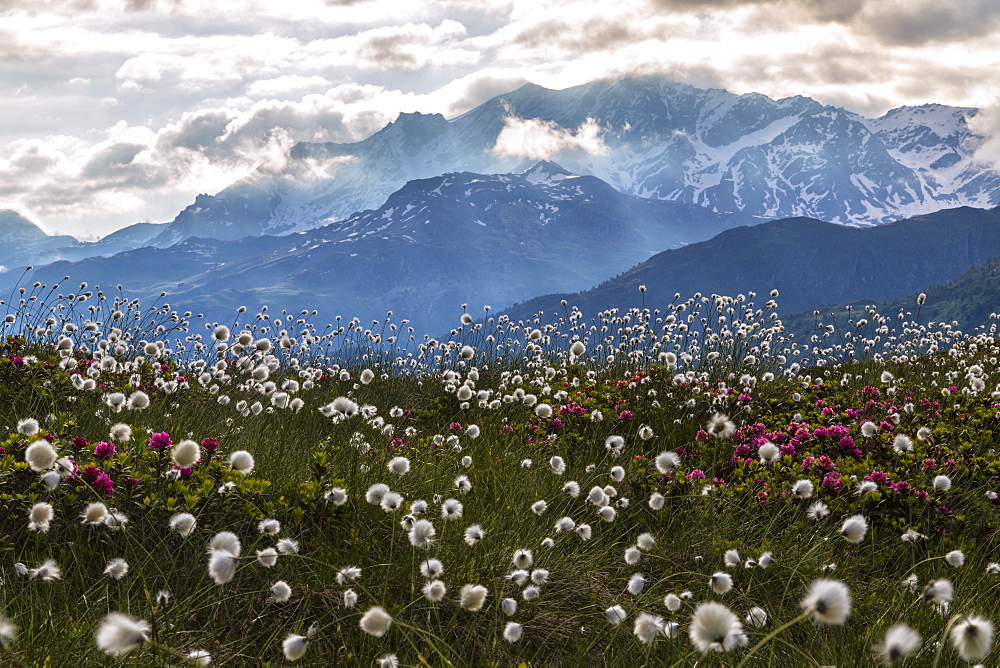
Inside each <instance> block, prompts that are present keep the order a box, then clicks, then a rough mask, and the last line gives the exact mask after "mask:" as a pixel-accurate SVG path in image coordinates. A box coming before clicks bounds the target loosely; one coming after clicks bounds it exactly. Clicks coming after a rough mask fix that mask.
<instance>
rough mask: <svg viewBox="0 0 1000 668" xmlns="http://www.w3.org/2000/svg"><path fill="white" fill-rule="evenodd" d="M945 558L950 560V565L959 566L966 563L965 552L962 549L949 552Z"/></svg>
mask: <svg viewBox="0 0 1000 668" xmlns="http://www.w3.org/2000/svg"><path fill="white" fill-rule="evenodd" d="M944 560H945V561H947V562H948V565H949V566H952V567H954V568H958V567H959V566H963V565H964V564H965V553H964V552H962V551H961V550H952V551H951V552H949V553H948V554H946V555H944Z"/></svg>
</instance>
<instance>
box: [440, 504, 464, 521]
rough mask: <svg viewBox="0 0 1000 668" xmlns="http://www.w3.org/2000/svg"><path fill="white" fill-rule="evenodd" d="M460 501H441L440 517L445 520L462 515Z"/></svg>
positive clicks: (454, 518)
mask: <svg viewBox="0 0 1000 668" xmlns="http://www.w3.org/2000/svg"><path fill="white" fill-rule="evenodd" d="M462 511H463V507H462V502H461V501H459V500H458V499H445V500H444V501H443V502H442V503H441V518H442V519H445V520H456V519H458V518H460V517H461V516H462Z"/></svg>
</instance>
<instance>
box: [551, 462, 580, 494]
mask: <svg viewBox="0 0 1000 668" xmlns="http://www.w3.org/2000/svg"><path fill="white" fill-rule="evenodd" d="M549 469H550V470H551V471H552V472H553V473H555V474H556V475H562V474H563V473H564V472H565V471H566V460H564V459H563V458H562V457H560V456H559V455H554V456H553V457H551V458H550V459H549ZM577 493H579V492H577Z"/></svg>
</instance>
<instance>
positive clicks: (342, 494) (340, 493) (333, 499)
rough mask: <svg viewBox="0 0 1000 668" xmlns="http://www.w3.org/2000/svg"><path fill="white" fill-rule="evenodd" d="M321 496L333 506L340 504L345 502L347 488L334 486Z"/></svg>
mask: <svg viewBox="0 0 1000 668" xmlns="http://www.w3.org/2000/svg"><path fill="white" fill-rule="evenodd" d="M323 498H324V499H326V500H327V501H329V502H330V503H332V504H333V505H335V506H342V505H344V504H345V503H347V490H346V489H344V488H342V487H334V488H332V489H329V490H327V491H326V492H325V493H324V494H323Z"/></svg>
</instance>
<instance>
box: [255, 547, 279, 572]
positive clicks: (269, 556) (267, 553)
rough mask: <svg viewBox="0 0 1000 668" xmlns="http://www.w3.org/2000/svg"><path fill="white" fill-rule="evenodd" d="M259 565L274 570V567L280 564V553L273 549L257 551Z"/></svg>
mask: <svg viewBox="0 0 1000 668" xmlns="http://www.w3.org/2000/svg"><path fill="white" fill-rule="evenodd" d="M257 563H258V564H260V565H261V566H263V567H264V568H274V565H275V564H276V563H278V551H277V550H276V549H274V548H273V547H267V548H264V549H263V550H257Z"/></svg>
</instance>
